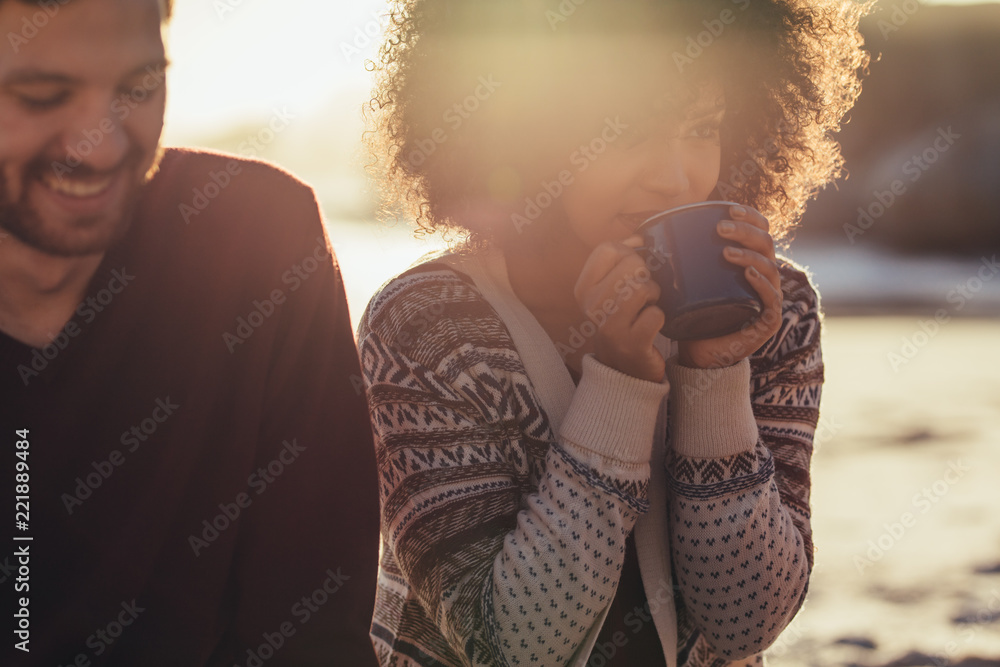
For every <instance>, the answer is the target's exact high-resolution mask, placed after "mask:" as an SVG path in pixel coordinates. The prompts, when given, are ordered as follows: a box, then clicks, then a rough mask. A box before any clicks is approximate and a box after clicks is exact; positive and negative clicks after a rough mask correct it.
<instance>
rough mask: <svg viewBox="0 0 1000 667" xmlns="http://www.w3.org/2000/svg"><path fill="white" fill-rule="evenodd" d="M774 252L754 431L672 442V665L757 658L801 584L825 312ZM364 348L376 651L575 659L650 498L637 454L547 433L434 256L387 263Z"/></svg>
mask: <svg viewBox="0 0 1000 667" xmlns="http://www.w3.org/2000/svg"><path fill="white" fill-rule="evenodd" d="M779 271H780V275H781V283H782V290H783V293H784V305H783V313H782V323H781V326H780V329H779V330H778V332H777V333H776V334H775V335H774V337H773V338H772V339H771V340H769V341H768V342H767V343H766V344H765V345H764V346H763V347H761V349H759V350H758V351H757V352H755V353H754V354H753V355H752V356H751V358H750V369H751V371H750V372H751V379H750V393H751V405H752V410H753V417H754V420H755V421H756V422H757V427H758V432H759V440H758V443H757V446H756V449H755V450H753V451H750V452H747V453H745V454H741V455H737V456H732V457H727V458H725V459H698V458H689V457H686V456H680V455H677V454H675V453H672V452H671V450H668V457H667V472H668V484H669V487H670V496H669V497H670V507H669V518H670V531H671V533H672V534H671V536H670V541H671V544H670V546H671V558H672V561H673V565H672V571H673V586H674V588H675V592H676V593H678V594H675V595H674V596H673V600H674V604H675V605H676V612H677V626H678V627H677V661H676V664H678V665H682V666H685V667H696V666H702V665H706V666H707V665H710V666H712V667H721V666H723V665H728V664H735V662H734V661H739V663H738V664H761V662H762V661H761V652H762V651H763V650H764V649H765V648H766V647H767V646H769V645H770V644H771V643H773V642H774V640H775V639H776V637H777V636H778V634H779V633H780V632H781V631H782V630H783V629H784V627H785V626H786V625H787V624H788V623H789V622H790V621H791V618H792V617H793V616H794V614H795V612H796V611H797V610H798V608H799V607H800V605H801V604H802V601H803V599H804V598H805V592H806V588H807V584H808V577H809V572H810V571H811V568H812V554H813V548H812V541H811V529H810V524H809V487H810V480H809V465H810V457H811V453H812V438H813V434H814V431H815V427H816V424H817V420H818V410H819V399H820V388H821V385H822V382H823V363H822V358H821V353H820V342H819V341H820V322H821V319H820V315H819V308H818V298H817V295H816V293H815V291H814V290H813V288H812V287H811V285H810V284H809V281H808V279H807V277H806V276H805V274H804V273H802V271H800V270H799V269H798V268H797V267H795V266H794V265H793V264H791V263H790V262H788V261H787V260H784V259H783V258H779ZM359 348H360V353H361V360H362V368H363V372H364V374H365V384H366V386H367V389H368V393H369V401H370V406H371V414H372V422H373V428H374V431H375V435H376V449H377V461H378V467H379V485H380V497H381V507H382V552H381V558H380V567H379V580H378V591H377V601H376V609H375V616H374V619H373V623H372V628H371V635H372V640H373V643H374V645H375V649H376V653H377V654H378V657H379V660H380V662H381V664H382V665H421V666H430V665H542V666H545V667H548V666H549V665H563V664H579V663H580V662H581V661H582V658H581V657H580V656H579V655H574V653H575V652H577V649H578V648H579V647H580V645H581V644H582V643H584V639H585V635H586V634H587V633H588V632H592V630H593V628H592V626H594V625H595V623H596V622H597V619H598V618H599V612H600V611H601V610H602V609H604V608H605V607H607V605H608V604H609V603H610V600H611V597H612V596H613V595H614V591H615V589H616V587H617V576H619V575H620V570H621V566H622V561H623V555H624V546H623V545H624V537H625V535H626V534H627V532H628V531H629V530H631V528H632V526H633V525H634V523H635V521H636V519H637V518H638V516H639V515H640V514H641V513H642V512H644V511H645V510H646V509H647V508H648V501H647V499H646V492H647V488H646V485H647V484H648V470H649V468H648V466H647V467H646V471H647V472H646V476H645V478H643V477H642V476H641V475H640V476H639V477H638V478H637V477H636V475H635V474H630V472H629V470H628V467H627V466H621V467H615V466H610V465H605V464H604V463H603V462H602V461H598V460H596V459H595V457H594V456H592V455H591V456H589V457H588V456H587V453H586V452H581V451H580V450H579V449H577V448H574V447H573V446H572V444H571V443H564V442H560V440H559V438H557V437H556V436H555V434H554V433H553V432H552V428H551V427H550V425H549V422H548V420H547V417H546V414H545V412H544V410H542V408H541V405H540V403H539V401H538V399H537V396H536V394H535V391H534V389H533V387H532V385H531V382H530V381H529V379H528V377H527V374H526V371H525V368H524V366H523V364H522V362H521V359H520V357H519V356H518V353H517V351H516V349H515V347H514V345H513V343H512V340H511V337H510V335H509V333H508V331H507V329H506V327H505V326H504V324H503V322H502V321H501V319H500V318H499V316H498V315H497V313H496V311H495V310H494V309H493V308H492V307H491V306H490V305H489V303H487V301H486V300H485V299H484V298H483V297H482V295H481V294H480V293H479V292H478V291H477V289H476V287H475V285H474V283H473V281H472V280H471V279H469V278H468V277H467V276H465V275H464V274H461V273H458V272H456V271H454V270H452V269H451V268H449V267H448V266H446V265H444V264H440V263H430V264H425V265H422V266H420V267H417V268H415V269H413V270H411V271H408V272H407V273H404V274H402V275H401V276H399V277H398V278H396V279H394V280H393V281H390V283H389V284H387V285H386V286H385V287H384V288H383V289H382V290H381V292H380V293H379V294H378V295H377V296H376V297H375V298H374V299H373V300H372V302H371V303H370V304H369V306H368V310H367V311H366V313H365V316H364V318H363V320H362V322H361V325H360V329H359ZM669 400H670V401H673V400H675V398H674V396H673V395H671V396H670V399H669ZM633 472H634V471H633ZM585 657H586V656H583V658H585ZM671 662H673V661H671Z"/></svg>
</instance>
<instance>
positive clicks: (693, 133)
mask: <svg viewBox="0 0 1000 667" xmlns="http://www.w3.org/2000/svg"><path fill="white" fill-rule="evenodd" d="M721 127H722V126H721V124H720V123H705V124H704V125H698V126H697V127H693V128H691V129H690V130H688V133H687V136H688V137H690V138H692V139H718V138H719V130H720V129H721Z"/></svg>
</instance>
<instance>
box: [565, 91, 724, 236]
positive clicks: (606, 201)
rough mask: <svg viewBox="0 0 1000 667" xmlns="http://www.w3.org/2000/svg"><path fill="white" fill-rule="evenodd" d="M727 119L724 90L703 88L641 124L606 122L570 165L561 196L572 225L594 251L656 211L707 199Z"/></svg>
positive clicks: (631, 230)
mask: <svg viewBox="0 0 1000 667" xmlns="http://www.w3.org/2000/svg"><path fill="white" fill-rule="evenodd" d="M724 114H725V101H724V97H723V94H722V89H721V87H719V86H716V85H705V86H702V87H701V88H700V89H699V92H698V95H697V96H696V98H695V99H694V101H693V102H691V103H690V104H689V105H686V106H684V107H683V108H679V109H677V110H676V111H673V112H669V113H658V114H656V115H655V116H653V117H652V118H651V120H649V121H646V122H644V123H643V124H642V125H641V126H640V125H639V124H638V123H635V122H631V124H630V122H629V120H628V119H626V118H624V117H621V118H619V119H617V120H616V119H613V118H612V119H608V120H607V122H606V123H605V125H604V127H603V128H601V129H600V130H598V133H595V140H594V141H593V142H592V143H591V145H590V146H587V147H586V150H581V151H580V154H579V156H578V159H577V160H575V161H574V172H575V173H574V177H573V182H572V183H571V184H570V185H569V186H567V188H566V191H565V193H564V194H563V196H562V198H561V200H562V205H563V210H564V212H565V215H566V220H567V222H568V224H569V227H570V228H571V229H572V230H573V232H574V233H575V234H576V235H577V236H578V237H579V239H580V240H581V241H583V243H584V244H585V245H587V246H589V247H596V246H597V245H599V244H600V243H602V242H605V241H621V240H623V239H625V238H627V237H628V236H631V235H632V234H633V233H634V232H635V230H636V229H637V228H638V227H639V225H640V224H641V223H642V222H643V221H644V220H645V219H646V218H648V217H650V216H651V215H653V214H654V213H658V212H659V211H662V210H664V209H668V208H673V207H675V206H682V205H684V204H693V203H696V202H702V201H705V200H706V199H708V196H709V194H710V193H711V192H712V190H713V189H714V188H715V185H716V182H717V181H718V178H719V163H720V154H721V148H720V142H719V127H720V125H721V123H722V117H723V115H724ZM597 137H600V141H598V140H597V139H596V138H597ZM581 148H583V147H581Z"/></svg>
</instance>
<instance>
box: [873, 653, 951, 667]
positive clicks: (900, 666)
mask: <svg viewBox="0 0 1000 667" xmlns="http://www.w3.org/2000/svg"><path fill="white" fill-rule="evenodd" d="M950 664H951V663H950V662H949V661H948V659H947V658H935V657H934V656H932V655H927V654H926V653H923V652H921V651H910V652H909V653H907V654H906V655H904V656H903V657H902V658H897V659H895V660H893V661H892V662H887V663H885V664H884V665H882V667H948V666H949V665H950Z"/></svg>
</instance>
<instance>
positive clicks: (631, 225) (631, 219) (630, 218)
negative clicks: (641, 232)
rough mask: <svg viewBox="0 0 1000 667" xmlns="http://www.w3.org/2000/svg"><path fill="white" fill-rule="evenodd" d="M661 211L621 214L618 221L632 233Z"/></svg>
mask: <svg viewBox="0 0 1000 667" xmlns="http://www.w3.org/2000/svg"><path fill="white" fill-rule="evenodd" d="M659 212H660V211H638V212H636V213H619V214H618V220H619V221H620V222H621V224H622V225H623V226H625V227H626V228H627V229H628V230H629V231H630V232H634V231H635V230H637V229H639V227H641V226H642V223H644V222H646V220H648V219H650V218H651V217H653V216H654V215H656V214H657V213H659Z"/></svg>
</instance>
